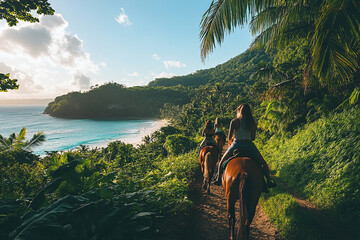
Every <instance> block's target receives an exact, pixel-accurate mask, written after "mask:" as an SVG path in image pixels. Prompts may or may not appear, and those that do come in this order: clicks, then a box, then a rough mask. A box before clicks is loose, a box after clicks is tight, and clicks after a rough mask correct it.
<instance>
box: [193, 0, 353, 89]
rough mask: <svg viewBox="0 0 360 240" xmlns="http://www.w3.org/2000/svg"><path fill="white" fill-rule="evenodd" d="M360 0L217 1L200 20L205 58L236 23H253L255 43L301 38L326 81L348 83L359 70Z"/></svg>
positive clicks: (272, 45) (277, 45) (311, 63)
mask: <svg viewBox="0 0 360 240" xmlns="http://www.w3.org/2000/svg"><path fill="white" fill-rule="evenodd" d="M359 16H360V1H355V0H323V1H322V0H287V1H282V0H265V1H260V0H252V1H249V0H216V1H215V0H213V1H212V3H211V4H210V7H209V9H208V10H207V11H206V12H205V14H204V15H203V18H202V21H201V32H200V38H201V57H202V59H203V60H204V59H205V58H206V56H207V55H208V53H209V52H211V51H212V50H213V49H214V46H215V45H216V43H218V44H220V43H221V42H222V41H223V40H224V35H225V33H230V32H231V31H232V30H233V28H235V27H237V26H244V25H245V24H247V23H250V28H251V30H252V33H253V34H254V35H255V40H254V43H253V46H259V45H262V46H264V45H265V46H266V47H267V48H268V49H269V48H281V47H282V46H286V44H287V43H289V42H291V41H293V40H294V39H298V38H306V39H308V40H309V44H310V54H309V59H308V67H307V68H306V69H304V72H305V74H304V80H305V82H306V80H307V77H308V74H309V72H310V71H314V73H315V75H316V76H317V77H318V78H319V79H320V82H321V83H323V84H324V85H329V86H331V85H338V84H346V83H349V82H350V81H352V80H353V78H354V76H356V72H358V71H359V62H360V60H359V59H360V51H359V44H360V18H359Z"/></svg>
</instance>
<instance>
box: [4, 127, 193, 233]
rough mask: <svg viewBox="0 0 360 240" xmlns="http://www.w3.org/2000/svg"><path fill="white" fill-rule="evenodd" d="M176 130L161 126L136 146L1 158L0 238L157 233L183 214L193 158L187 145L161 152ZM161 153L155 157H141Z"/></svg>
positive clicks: (22, 153)
mask: <svg viewBox="0 0 360 240" xmlns="http://www.w3.org/2000/svg"><path fill="white" fill-rule="evenodd" d="M174 132H179V130H178V129H174V128H172V127H164V128H162V129H161V130H160V131H156V132H155V133H153V134H152V135H151V136H149V137H147V140H148V142H147V143H144V144H142V145H141V146H140V147H139V148H134V147H133V146H132V145H130V144H124V143H122V142H113V143H110V144H109V145H108V146H107V147H106V148H101V149H92V150H90V149H87V148H86V147H84V146H82V147H79V149H78V150H73V151H69V152H67V153H54V152H52V153H48V155H47V156H46V157H45V158H43V159H39V158H38V157H37V156H35V155H33V154H32V153H30V152H26V151H24V150H22V149H15V150H11V151H5V152H2V153H0V159H1V163H0V164H1V165H0V168H1V172H2V173H6V174H1V176H0V178H1V179H0V180H1V192H0V197H1V200H0V205H1V209H2V214H1V215H0V227H1V229H2V231H1V235H0V237H1V238H2V239H7V238H8V236H10V239H29V238H36V239H48V238H49V237H51V238H55V239H91V238H97V239H105V238H106V239H135V238H140V239H143V238H145V237H146V238H156V237H157V236H158V235H159V234H162V230H163V229H161V223H162V221H164V219H163V218H159V216H173V215H177V214H184V213H186V212H187V211H189V209H190V207H191V201H189V200H188V199H187V191H188V178H189V177H191V175H192V173H193V172H195V169H196V168H198V164H197V158H196V156H195V155H194V154H193V153H187V152H185V151H184V150H185V149H186V150H187V151H189V150H190V149H191V146H189V145H186V144H185V143H184V144H183V146H184V148H183V149H182V154H181V155H179V156H176V155H174V154H171V153H167V152H166V150H165V149H164V148H163V147H160V146H163V145H164V143H165V142H166V141H167V139H168V138H170V136H172V135H171V134H172V133H174ZM175 136H176V137H175V139H177V138H178V136H179V135H175ZM181 140H182V142H186V143H190V142H192V140H190V139H189V140H187V141H186V140H185V139H184V137H183V138H181ZM176 143H177V141H176V140H175V141H173V142H171V143H168V144H167V145H168V146H169V147H174V146H173V144H176ZM160 148H161V153H159V154H156V155H147V154H146V152H153V149H156V150H157V149H160ZM156 150H154V151H156ZM17 198H21V199H18V200H15V199H17ZM158 226H160V229H159V230H160V232H158V231H157V228H158ZM9 234H10V235H9Z"/></svg>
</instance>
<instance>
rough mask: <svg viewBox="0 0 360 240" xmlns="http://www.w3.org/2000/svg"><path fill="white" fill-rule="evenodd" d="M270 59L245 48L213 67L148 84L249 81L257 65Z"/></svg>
mask: <svg viewBox="0 0 360 240" xmlns="http://www.w3.org/2000/svg"><path fill="white" fill-rule="evenodd" d="M269 61H271V58H270V56H269V55H267V54H266V53H264V52H263V51H259V50H247V51H245V52H244V53H242V54H240V55H238V56H236V57H234V58H232V59H230V60H229V61H227V62H225V63H223V64H220V65H218V66H216V67H214V68H210V69H205V70H199V71H196V72H195V73H192V74H188V75H185V76H176V77H172V78H157V79H155V80H154V81H152V82H150V83H149V85H148V86H151V87H155V86H167V87H169V86H177V85H182V86H188V87H194V88H197V87H199V86H201V85H205V84H208V83H222V82H225V81H226V82H227V83H239V82H244V83H245V82H246V83H248V84H252V83H253V82H252V81H249V78H250V76H251V74H253V73H254V72H256V71H257V70H258V69H259V66H262V65H264V64H266V63H267V62H269Z"/></svg>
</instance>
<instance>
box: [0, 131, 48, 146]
mask: <svg viewBox="0 0 360 240" xmlns="http://www.w3.org/2000/svg"><path fill="white" fill-rule="evenodd" d="M25 136H26V128H22V129H21V130H20V132H19V133H18V134H15V133H12V134H10V136H9V137H8V138H6V137H3V136H2V135H0V151H7V150H13V149H23V150H25V151H30V148H32V147H35V146H38V145H40V144H42V143H43V142H44V141H45V135H44V134H43V132H38V133H35V134H34V136H33V137H32V138H31V139H30V140H26V139H25Z"/></svg>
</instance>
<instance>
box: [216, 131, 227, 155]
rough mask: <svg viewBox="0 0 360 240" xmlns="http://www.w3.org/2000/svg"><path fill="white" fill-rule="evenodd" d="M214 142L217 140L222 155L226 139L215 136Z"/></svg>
mask: <svg viewBox="0 0 360 240" xmlns="http://www.w3.org/2000/svg"><path fill="white" fill-rule="evenodd" d="M214 140H215V142H216V144H217V145H218V147H219V151H220V154H221V153H222V150H223V147H224V145H225V142H224V139H223V138H222V137H221V136H220V135H218V134H215V138H214Z"/></svg>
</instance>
